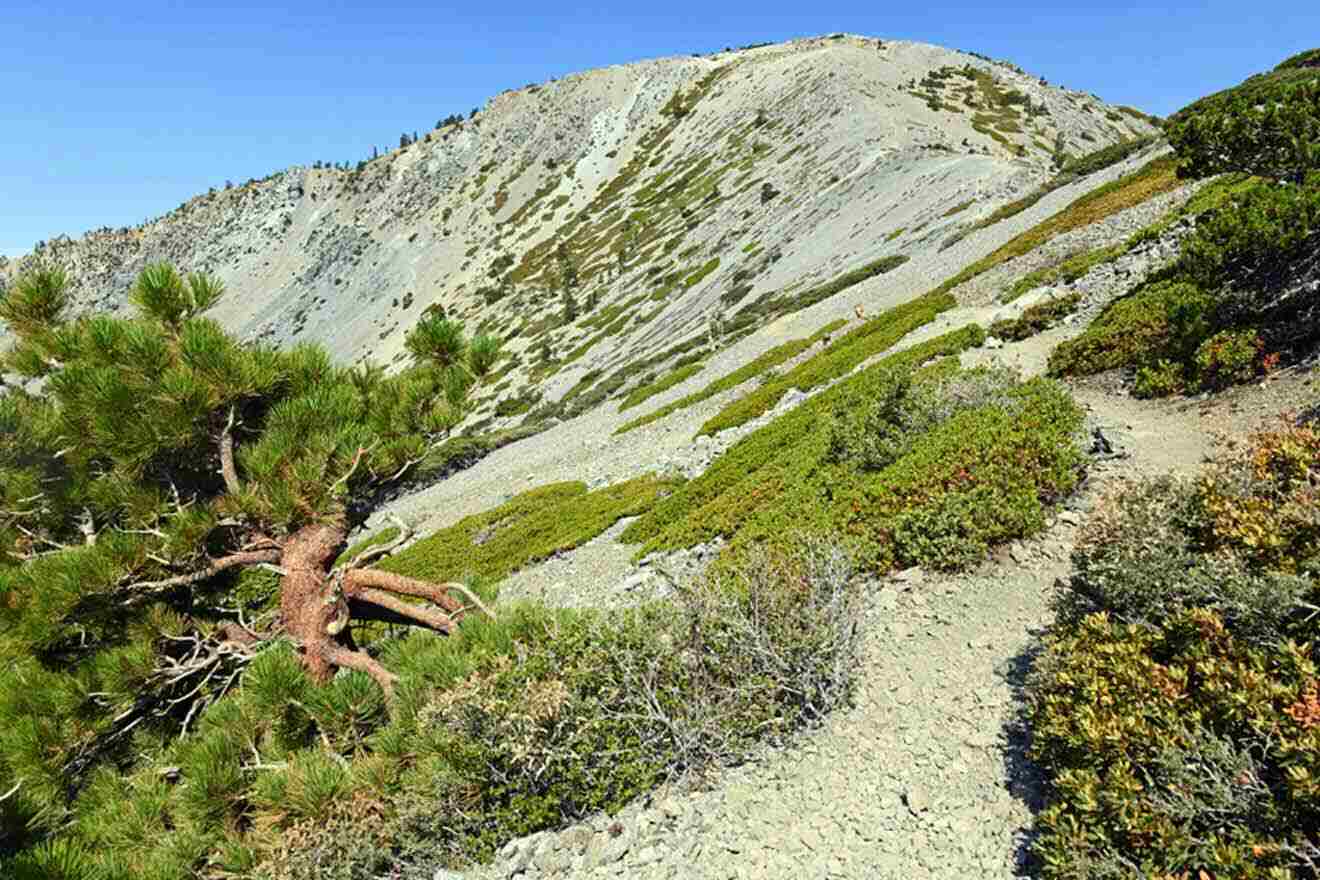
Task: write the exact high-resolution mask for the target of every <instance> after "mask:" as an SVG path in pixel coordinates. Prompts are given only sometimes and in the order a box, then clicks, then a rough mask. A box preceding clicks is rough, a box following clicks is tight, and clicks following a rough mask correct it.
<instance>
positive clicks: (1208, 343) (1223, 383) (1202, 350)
mask: <svg viewBox="0 0 1320 880" xmlns="http://www.w3.org/2000/svg"><path fill="white" fill-rule="evenodd" d="M1264 348H1265V341H1264V340H1263V339H1261V338H1260V335H1259V334H1258V333H1256V332H1255V331H1254V330H1220V331H1219V332H1218V333H1216V334H1215V335H1214V336H1211V337H1210V338H1209V339H1207V340H1205V342H1202V343H1201V344H1200V345H1199V346H1197V348H1196V353H1195V354H1194V355H1192V362H1193V363H1194V364H1196V369H1197V371H1198V372H1199V373H1200V375H1201V384H1202V385H1204V386H1206V387H1209V388H1225V387H1227V386H1229V385H1237V384H1239V383H1242V382H1246V381H1249V380H1250V379H1252V378H1254V377H1255V376H1256V375H1257V374H1259V373H1260V371H1261V362H1262V360H1263V358H1264V354H1265V352H1264Z"/></svg>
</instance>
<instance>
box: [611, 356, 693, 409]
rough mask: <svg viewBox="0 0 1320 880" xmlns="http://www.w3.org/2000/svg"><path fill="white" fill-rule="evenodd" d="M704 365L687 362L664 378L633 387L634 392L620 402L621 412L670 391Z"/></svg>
mask: <svg viewBox="0 0 1320 880" xmlns="http://www.w3.org/2000/svg"><path fill="white" fill-rule="evenodd" d="M704 367H705V364H702V363H695V364H685V365H684V366H681V367H678V368H677V369H675V370H674V371H673V372H671V373H670V374H669V375H668V376H664V377H663V378H660V379H657V380H656V381H654V382H651V383H649V384H647V385H642V386H641V387H639V388H635V389H633V391H632V393H631V394H629V395H628V396H627V397H625V398H624V399H623V402H622V403H620V404H619V412H623V411H624V410H626V409H632V408H633V407H634V406H638V405H639V404H643V403H645V402H646V401H648V400H650V399H651V398H652V397H654V396H655V395H657V394H662V393H664V392H665V391H668V390H669V389H670V388H673V387H674V386H675V385H681V384H683V383H684V382H686V381H687V380H688V379H691V378H692V377H693V376H695V375H696V374H697V373H700V372H701V371H702V369H703V368H704Z"/></svg>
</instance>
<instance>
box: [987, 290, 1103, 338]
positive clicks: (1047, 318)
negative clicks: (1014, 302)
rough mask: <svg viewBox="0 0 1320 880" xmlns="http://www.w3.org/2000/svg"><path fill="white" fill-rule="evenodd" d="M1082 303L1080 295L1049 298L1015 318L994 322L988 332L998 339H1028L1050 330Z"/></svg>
mask: <svg viewBox="0 0 1320 880" xmlns="http://www.w3.org/2000/svg"><path fill="white" fill-rule="evenodd" d="M1081 301H1082V297H1081V294H1077V293H1069V294H1065V295H1064V296H1059V297H1050V298H1049V299H1047V300H1043V301H1041V302H1038V303H1036V304H1035V305H1033V306H1031V307H1030V308H1027V309H1025V310H1023V312H1022V314H1021V315H1020V316H1018V317H1016V318H1011V319H1005V320H1002V321H995V322H994V323H993V324H991V325H990V330H989V331H988V332H989V334H990V335H991V336H995V337H998V338H999V339H1007V340H1011V341H1017V340H1021V339H1028V338H1030V337H1032V336H1035V335H1036V334H1037V333H1041V332H1043V331H1045V330H1048V329H1050V328H1051V327H1053V326H1054V325H1055V324H1057V323H1059V322H1060V321H1061V320H1063V319H1064V318H1066V317H1067V316H1068V315H1071V314H1072V313H1073V312H1075V311H1077V305H1078V304H1079V303H1080V302H1081Z"/></svg>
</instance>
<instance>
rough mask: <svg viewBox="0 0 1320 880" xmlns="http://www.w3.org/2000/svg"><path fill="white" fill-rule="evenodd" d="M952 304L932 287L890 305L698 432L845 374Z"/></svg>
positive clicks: (739, 420) (750, 415)
mask: <svg viewBox="0 0 1320 880" xmlns="http://www.w3.org/2000/svg"><path fill="white" fill-rule="evenodd" d="M953 305H954V301H953V297H951V296H949V295H948V294H947V293H938V292H936V293H928V294H926V295H925V296H921V297H918V298H917V299H915V300H912V301H911V302H907V303H904V304H903V305H901V306H895V307H894V308H892V309H890V310H889V311H887V312H885V313H884V314H881V315H879V316H877V317H875V318H871V319H870V320H868V321H867V322H865V323H864V324H862V325H861V326H860V327H856V328H854V329H852V330H850V331H849V332H847V333H845V334H844V335H843V336H841V337H839V338H838V339H836V340H834V341H833V342H831V343H830V344H829V345H828V346H826V347H825V348H824V349H823V350H822V351H821V352H820V353H819V354H817V355H815V356H813V357H811V358H809V359H808V360H806V361H803V362H802V363H800V364H798V365H797V366H796V367H794V368H793V369H791V370H789V371H788V372H787V373H784V374H783V375H781V376H774V377H773V378H771V379H770V380H769V381H767V382H766V383H765V384H763V385H761V387H759V388H757V389H756V390H755V391H752V392H751V393H750V394H747V395H745V396H743V397H741V398H739V399H738V400H735V401H734V402H733V403H731V404H729V405H728V406H726V407H725V408H724V409H722V410H720V412H719V413H717V414H716V415H715V416H714V417H712V418H711V419H710V420H708V421H707V422H706V423H705V424H704V425H702V426H701V429H700V430H699V431H698V432H697V433H698V434H714V433H716V432H718V431H723V430H726V429H728V428H735V427H737V426H738V425H741V424H743V423H745V422H749V421H751V420H752V419H754V418H756V417H757V416H759V415H761V414H762V413H765V412H768V411H769V410H770V409H772V408H773V407H774V405H775V404H776V403H778V402H779V399H780V398H781V397H783V396H784V393H785V392H786V391H788V390H789V389H792V388H796V389H798V390H799V391H810V390H812V389H813V388H817V387H819V386H820V385H823V384H825V383H827V382H830V381H832V380H834V379H837V378H839V377H840V376H844V375H847V374H848V373H849V372H850V371H851V370H852V369H853V368H854V367H856V366H857V365H858V364H860V363H861V362H862V361H864V360H866V359H867V358H869V357H871V356H872V355H876V354H879V353H880V352H883V351H884V350H885V349H887V348H889V347H890V346H891V345H893V344H894V343H896V342H898V340H900V339H902V338H903V337H904V336H906V335H907V334H909V333H911V332H912V331H913V330H915V329H917V328H918V327H921V326H923V325H925V324H929V323H930V322H931V321H933V320H935V318H936V317H938V316H939V314H940V313H941V312H943V311H946V310H948V309H950V308H952V307H953ZM980 341H981V340H980V339H979V338H978V339H976V340H975V341H974V342H971V343H970V344H973V345H976V344H980Z"/></svg>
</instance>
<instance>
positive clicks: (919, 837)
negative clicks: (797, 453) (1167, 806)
mask: <svg viewBox="0 0 1320 880" xmlns="http://www.w3.org/2000/svg"><path fill="white" fill-rule="evenodd" d="M1318 378H1320V376H1317V373H1316V371H1315V368H1314V365H1312V366H1311V367H1309V368H1307V367H1304V368H1300V369H1295V370H1291V371H1289V372H1287V373H1285V374H1282V375H1280V376H1278V377H1276V378H1275V379H1272V380H1269V381H1266V382H1264V383H1261V384H1259V385H1253V386H1247V387H1244V388H1239V389H1235V390H1234V391H1231V392H1228V393H1227V394H1225V395H1222V396H1218V397H1215V398H1213V399H1188V400H1174V401H1139V400H1134V399H1132V398H1130V397H1126V396H1123V395H1119V394H1116V393H1115V392H1114V390H1113V389H1112V387H1109V386H1110V385H1111V380H1110V379H1109V378H1108V377H1101V378H1099V379H1096V380H1093V381H1089V382H1086V383H1083V384H1080V385H1078V386H1076V388H1075V391H1076V394H1077V398H1078V400H1079V402H1080V403H1082V405H1083V406H1084V407H1085V408H1086V409H1087V410H1088V413H1089V427H1090V428H1091V429H1096V428H1098V429H1099V430H1100V431H1101V433H1102V434H1103V435H1104V436H1105V438H1106V439H1107V440H1108V442H1109V443H1110V445H1111V447H1112V451H1111V452H1110V453H1108V454H1106V455H1101V456H1097V457H1095V458H1094V460H1093V461H1092V463H1091V466H1090V471H1089V478H1088V480H1087V482H1086V484H1085V486H1084V487H1083V489H1082V491H1081V492H1079V493H1078V494H1077V495H1076V496H1074V497H1073V498H1072V499H1070V501H1069V502H1068V504H1067V505H1066V506H1065V508H1064V509H1062V510H1060V511H1059V512H1058V513H1057V515H1056V516H1055V517H1054V518H1053V520H1052V522H1051V524H1050V526H1049V527H1048V528H1047V529H1046V531H1045V532H1043V533H1042V534H1040V535H1038V536H1036V537H1035V538H1033V539H1032V540H1030V541H1023V542H1019V543H1016V544H1013V545H1011V546H1009V547H1007V548H1004V549H1003V550H1002V551H1001V552H1000V553H999V554H998V555H997V557H996V558H993V559H990V560H988V561H987V562H986V563H985V564H984V565H983V566H982V567H981V568H979V569H978V570H976V571H973V572H969V573H964V574H958V575H952V576H949V575H940V574H937V573H928V572H924V571H922V570H920V569H911V570H908V571H905V572H900V573H899V574H897V575H895V576H893V577H890V578H887V579H885V580H883V581H881V582H878V583H876V584H874V585H873V587H872V589H871V590H870V591H869V593H870V597H871V598H870V600H869V607H868V609H867V621H868V623H869V632H868V636H867V642H866V654H865V656H866V660H865V663H864V668H863V669H862V670H861V674H860V675H859V681H860V686H859V690H858V693H857V698H856V704H855V705H854V706H853V707H852V708H850V709H848V710H846V711H843V712H839V713H837V714H836V715H835V716H834V717H833V718H831V719H830V721H829V723H828V724H827V725H826V726H824V727H823V728H821V729H819V730H815V731H810V732H808V733H806V734H804V735H802V736H801V737H800V739H799V741H798V742H796V743H794V744H792V745H791V746H790V747H788V748H783V749H767V750H766V751H765V752H764V753H763V754H761V755H760V756H759V757H758V759H757V760H755V761H753V762H751V763H749V764H747V765H745V766H742V767H738V768H735V769H732V770H728V771H726V772H724V773H722V774H721V775H719V776H718V777H716V778H713V779H708V780H704V781H703V782H702V783H700V784H697V785H695V786H693V787H690V788H684V789H681V790H680V789H671V790H667V791H662V792H658V793H657V794H656V795H655V796H654V797H653V798H652V799H650V800H649V801H648V802H646V803H638V804H634V805H633V806H631V807H629V808H627V809H625V810H623V811H622V812H621V813H619V814H618V815H616V816H604V815H602V816H598V817H596V818H595V819H593V820H591V821H589V822H586V823H583V824H581V825H577V826H574V827H572V828H568V829H565V830H563V831H559V832H556V833H543V834H538V835H535V836H533V837H529V838H525V839H522V840H518V841H514V842H513V843H510V844H509V845H508V846H507V847H505V849H504V850H503V851H502V852H501V853H500V855H499V858H498V859H497V860H496V862H495V863H494V864H492V865H489V866H485V867H483V868H481V869H478V870H475V871H473V872H471V873H470V874H469V875H468V876H470V877H471V878H473V880H489V878H503V877H518V876H525V877H528V878H560V877H562V878H594V877H630V878H679V877H682V878H711V880H717V878H718V880H726V878H747V880H751V878H768V877H810V878H850V880H851V878H868V880H869V878H895V880H897V878H904V880H906V878H914V877H979V878H1000V877H1002V878H1010V877H1016V876H1021V875H1022V874H1023V873H1024V872H1025V871H1026V870H1027V869H1028V867H1029V865H1028V864H1027V856H1026V845H1027V843H1028V841H1029V836H1030V826H1031V817H1032V810H1033V808H1034V807H1036V806H1037V805H1038V804H1039V799H1040V789H1039V780H1038V777H1037V774H1036V772H1035V770H1034V768H1033V767H1032V765H1031V763H1030V762H1029V761H1028V760H1027V759H1026V758H1025V754H1024V750H1025V746H1026V741H1025V736H1024V733H1023V731H1022V729H1021V726H1020V718H1021V715H1020V709H1021V706H1020V699H1021V686H1022V682H1023V676H1024V674H1025V672H1026V670H1027V668H1028V667H1029V664H1030V660H1031V656H1032V652H1033V650H1034V649H1035V647H1036V646H1037V645H1038V644H1039V636H1040V634H1041V633H1042V632H1043V630H1044V629H1045V627H1047V626H1048V624H1049V622H1050V617H1051V613H1050V607H1049V599H1050V595H1051V592H1052V587H1053V584H1054V581H1055V579H1056V578H1058V577H1060V576H1062V575H1064V574H1065V573H1066V572H1067V569H1068V559H1069V555H1070V553H1071V549H1072V544H1073V541H1074V538H1075V536H1076V535H1077V533H1078V529H1079V527H1080V526H1082V525H1083V524H1084V523H1085V521H1086V518H1087V516H1088V513H1089V511H1090V509H1091V508H1092V506H1093V505H1094V503H1095V501H1096V499H1097V498H1098V497H1100V496H1101V495H1102V494H1103V493H1104V492H1106V491H1108V490H1109V489H1111V488H1113V487H1114V485H1115V484H1116V483H1117V482H1118V481H1120V480H1123V479H1128V478H1133V477H1136V476H1140V475H1149V474H1157V473H1164V472H1169V471H1176V472H1182V473H1189V474H1190V473H1193V472H1195V471H1196V469H1197V468H1198V467H1199V466H1200V465H1201V464H1202V463H1203V462H1204V460H1205V459H1206V457H1207V456H1208V455H1209V454H1210V453H1211V452H1212V450H1213V446H1214V437H1215V436H1216V435H1217V434H1221V433H1222V434H1227V435H1233V436H1242V435H1243V434H1244V433H1245V432H1247V431H1248V430H1250V429H1251V428H1252V427H1253V426H1255V425H1258V424H1260V423H1261V422H1263V421H1265V420H1267V419H1269V418H1272V417H1273V415H1274V414H1275V413H1277V412H1279V411H1281V410H1283V409H1286V408H1288V407H1289V406H1293V407H1296V406H1297V405H1298V403H1299V402H1301V401H1306V400H1312V399H1314V398H1315V397H1316V396H1317V395H1316V391H1317V384H1316V382H1317V379H1318ZM602 553H607V554H612V553H619V554H620V555H619V557H618V559H622V558H623V551H621V550H619V549H618V548H617V545H615V544H613V542H612V540H611V536H610V535H609V534H607V535H603V536H601V538H599V539H598V540H597V541H596V542H592V544H589V545H587V546H585V547H583V548H581V549H580V550H579V551H578V552H577V553H576V554H572V558H569V557H566V558H565V559H563V560H557V561H555V562H552V563H548V564H546V565H545V566H543V567H542V571H545V572H553V575H552V576H553V577H556V578H559V581H558V583H557V587H556V589H555V590H554V591H552V592H550V593H546V594H543V595H544V596H545V598H547V599H550V600H551V601H554V597H555V596H561V597H562V596H567V595H572V596H574V597H577V596H581V595H590V594H591V593H592V590H593V584H592V582H591V581H590V580H587V581H586V582H585V583H584V582H583V580H582V578H581V577H580V575H581V573H582V571H584V570H586V569H587V568H588V567H589V565H590V564H591V562H590V561H589V560H593V559H595V558H596V557H597V555H599V554H602ZM575 575H577V577H575ZM513 580H514V583H515V584H516V585H517V586H516V587H514V589H515V590H518V591H523V590H527V589H528V585H529V584H532V583H535V582H537V578H536V577H535V576H534V575H530V574H528V575H525V576H524V577H523V578H522V579H519V578H514V579H513ZM636 589H637V590H641V591H644V590H645V589H646V586H645V581H639V582H638V585H637V587H636ZM630 595H631V594H629V593H627V592H625V593H624V594H621V595H618V596H617V599H618V600H620V601H627V600H628V599H629V598H630Z"/></svg>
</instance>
